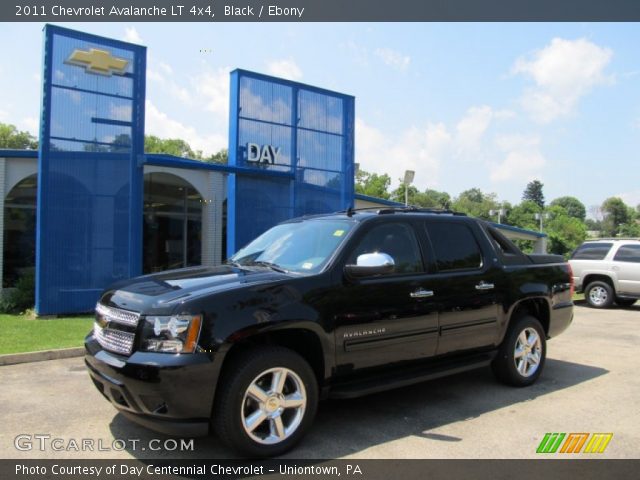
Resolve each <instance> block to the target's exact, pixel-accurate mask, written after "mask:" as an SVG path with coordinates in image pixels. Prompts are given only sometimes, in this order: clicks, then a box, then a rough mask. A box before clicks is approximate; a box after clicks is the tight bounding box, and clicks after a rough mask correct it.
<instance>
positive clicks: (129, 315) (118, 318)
mask: <svg viewBox="0 0 640 480" xmlns="http://www.w3.org/2000/svg"><path fill="white" fill-rule="evenodd" d="M96 313H97V314H98V315H100V316H101V317H103V318H104V320H105V321H106V322H116V323H120V324H122V325H128V326H130V327H136V326H137V325H138V321H139V320H140V314H139V313H136V312H129V311H127V310H121V309H119V308H112V307H107V306H105V305H102V304H100V303H98V304H97V305H96Z"/></svg>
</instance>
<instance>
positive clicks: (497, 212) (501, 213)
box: [489, 208, 507, 223]
mask: <svg viewBox="0 0 640 480" xmlns="http://www.w3.org/2000/svg"><path fill="white" fill-rule="evenodd" d="M506 214H507V211H506V210H505V209H504V208H499V209H498V210H489V215H490V216H493V215H498V223H502V217H503V216H504V215H506Z"/></svg>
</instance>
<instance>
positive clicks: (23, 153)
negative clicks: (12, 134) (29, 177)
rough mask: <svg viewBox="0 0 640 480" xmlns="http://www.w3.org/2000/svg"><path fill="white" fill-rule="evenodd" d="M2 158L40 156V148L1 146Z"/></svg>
mask: <svg viewBox="0 0 640 480" xmlns="http://www.w3.org/2000/svg"><path fill="white" fill-rule="evenodd" d="M0 158H38V150H19V149H17V148H0Z"/></svg>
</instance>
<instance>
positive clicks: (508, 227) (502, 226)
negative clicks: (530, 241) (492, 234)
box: [488, 222, 547, 238]
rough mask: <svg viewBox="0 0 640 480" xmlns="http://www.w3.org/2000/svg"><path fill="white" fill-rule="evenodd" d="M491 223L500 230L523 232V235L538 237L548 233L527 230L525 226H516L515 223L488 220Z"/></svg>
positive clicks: (543, 236) (545, 235)
mask: <svg viewBox="0 0 640 480" xmlns="http://www.w3.org/2000/svg"><path fill="white" fill-rule="evenodd" d="M488 223H489V225H491V226H492V227H495V228H497V229H499V230H507V231H509V232H515V233H521V234H523V235H529V236H532V237H536V238H545V237H547V234H546V233H543V232H536V231H535V230H527V229H525V228H520V227H514V226H513V225H505V224H504V223H496V222H488Z"/></svg>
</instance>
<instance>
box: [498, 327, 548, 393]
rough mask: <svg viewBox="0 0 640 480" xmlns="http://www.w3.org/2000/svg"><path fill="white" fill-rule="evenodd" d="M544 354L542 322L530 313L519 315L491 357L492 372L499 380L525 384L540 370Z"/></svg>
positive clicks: (539, 372)
mask: <svg viewBox="0 0 640 480" xmlns="http://www.w3.org/2000/svg"><path fill="white" fill-rule="evenodd" d="M546 354H547V342H546V339H545V333H544V329H543V328H542V325H540V322H539V321H538V320H537V319H536V318H535V317H533V316H531V315H525V316H522V317H520V318H518V319H517V320H515V322H514V323H513V324H512V325H511V326H510V327H509V330H508V331H507V334H506V335H505V338H504V341H503V342H502V345H500V348H499V350H498V354H497V355H496V357H495V358H494V359H493V363H492V365H491V366H492V368H493V373H494V374H495V376H496V377H497V378H498V380H500V381H501V382H503V383H506V384H508V385H513V386H515V387H526V386H528V385H531V384H532V383H534V382H535V381H536V380H537V379H538V377H539V376H540V374H541V373H542V369H543V367H544V362H545V359H546Z"/></svg>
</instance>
